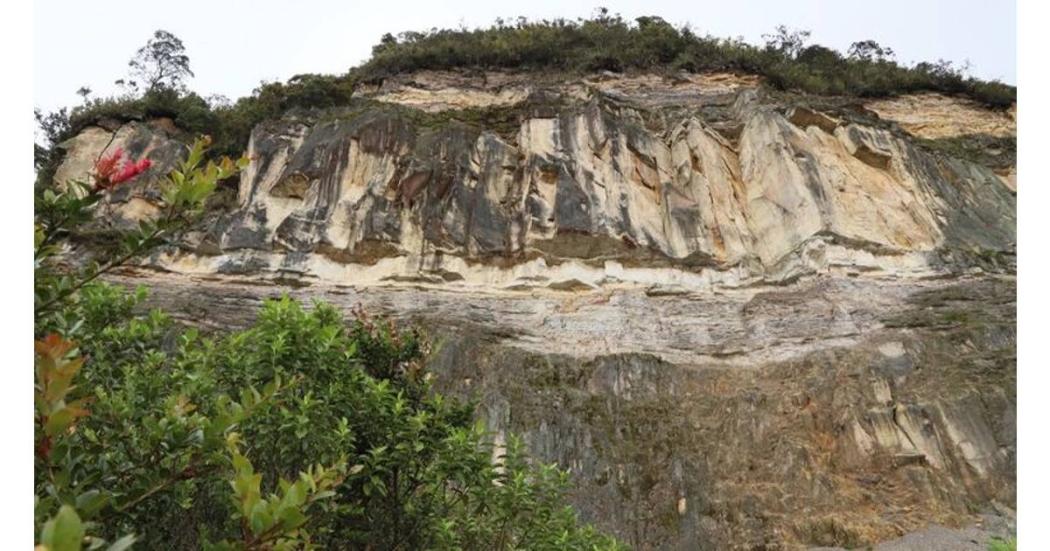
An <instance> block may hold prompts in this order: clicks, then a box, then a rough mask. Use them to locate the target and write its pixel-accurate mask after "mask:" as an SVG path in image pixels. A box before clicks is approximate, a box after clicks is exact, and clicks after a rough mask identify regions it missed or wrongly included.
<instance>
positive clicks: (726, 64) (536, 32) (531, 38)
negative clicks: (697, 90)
mask: <svg viewBox="0 0 1050 551" xmlns="http://www.w3.org/2000/svg"><path fill="white" fill-rule="evenodd" d="M808 37H809V32H808V31H792V30H789V29H787V28H786V27H784V26H780V27H777V29H776V30H775V32H774V33H772V34H770V35H765V37H764V38H765V39H766V43H765V44H764V45H762V46H755V45H752V44H748V43H745V42H743V41H741V40H732V39H718V38H715V37H711V36H701V35H698V34H696V33H695V32H694V31H693V30H692V29H691V28H690V27H689V26H688V25H685V26H681V27H676V26H674V25H672V24H670V23H668V22H667V21H664V20H663V19H661V18H659V17H639V18H637V19H636V20H635V21H634V22H630V21H627V20H625V19H623V18H622V17H621V16H619V15H610V14H609V13H608V11H607V10H605V9H600V10H599V11H598V13H597V14H596V15H595V16H594V17H593V18H590V19H577V20H576V21H570V20H565V19H554V20H541V21H530V20H528V19H526V18H523V17H522V18H518V19H517V20H516V21H515V22H513V23H509V24H508V23H507V22H505V21H504V20H502V19H498V20H497V21H496V23H495V25H493V26H491V27H489V28H487V29H475V30H469V29H432V30H430V31H428V32H404V33H401V34H399V35H398V36H396V37H395V36H392V35H390V34H387V35H385V36H384V37H383V38H382V40H381V42H380V43H379V44H378V45H376V46H375V47H374V48H373V49H372V58H371V59H370V60H369V61H368V62H367V63H365V64H364V65H363V66H361V67H360V68H359V69H358V70H356V76H357V77H358V78H360V79H363V80H372V81H374V80H378V79H382V78H384V77H386V76H389V75H393V74H398V73H405V72H411V71H417V70H421V69H453V68H476V69H497V68H498V69H533V70H542V69H560V70H570V71H584V72H588V71H602V70H608V71H627V70H632V69H635V70H645V71H653V70H673V71H689V72H701V71H710V70H735V71H741V72H746V73H752V74H757V75H761V76H763V77H765V78H766V79H767V81H768V82H769V84H770V85H772V86H774V87H777V88H781V89H794V90H799V91H803V92H807V93H812V94H821V95H852V96H862V97H877V96H890V95H895V94H904V93H909V92H918V91H934V92H942V93H945V94H963V95H966V96H969V97H971V98H973V99H975V100H977V101H980V102H982V103H984V104H986V105H989V106H994V107H1006V106H1009V105H1010V104H1012V103H1013V102H1014V101H1016V88H1015V87H1013V86H1009V85H1007V84H1003V83H1001V82H996V81H991V82H989V81H983V80H979V79H976V78H973V77H967V76H966V75H965V68H957V67H954V66H953V65H952V63H951V62H947V61H939V62H937V63H919V64H917V65H915V66H913V67H907V66H904V65H901V64H899V63H897V62H896V61H895V60H894V53H893V50H892V49H891V48H886V47H883V46H880V45H879V44H878V43H876V42H875V41H872V40H863V41H860V42H855V43H853V45H852V46H851V47H850V48H849V51H848V52H847V53H846V55H843V54H841V53H840V52H837V51H835V50H833V49H830V48H827V47H824V46H821V45H818V44H813V45H809V44H807V43H806V41H807V39H808Z"/></svg>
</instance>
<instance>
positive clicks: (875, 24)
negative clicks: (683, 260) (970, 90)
mask: <svg viewBox="0 0 1050 551" xmlns="http://www.w3.org/2000/svg"><path fill="white" fill-rule="evenodd" d="M598 6H605V7H608V8H609V9H610V11H612V12H618V13H620V14H621V15H623V16H624V17H625V18H627V19H633V18H635V17H638V16H641V15H658V16H660V17H663V18H664V19H666V20H667V21H670V22H672V23H674V24H682V23H690V24H691V25H692V27H693V29H694V30H696V31H697V32H699V33H701V34H712V35H715V36H719V37H743V38H744V40H746V41H748V42H752V43H760V42H761V41H762V39H761V36H762V34H764V33H768V32H770V31H771V30H772V29H773V27H775V26H776V25H779V24H784V25H787V26H789V27H794V28H799V29H809V30H811V31H812V32H813V34H812V37H811V42H816V43H820V44H823V45H825V46H830V47H833V48H835V49H838V50H840V51H845V50H846V48H848V46H849V44H850V43H852V42H854V41H857V40H862V39H867V38H871V39H874V40H876V41H878V42H879V43H880V44H882V45H884V46H890V47H892V48H893V49H894V50H895V51H896V52H897V58H898V60H899V61H903V62H907V63H911V62H916V61H936V60H937V59H940V58H943V59H948V60H952V61H954V62H956V63H962V62H963V61H964V60H969V61H970V62H971V64H972V70H971V71H972V73H973V74H975V75H977V76H979V77H982V78H986V79H1000V80H1002V81H1004V82H1008V83H1011V84H1014V83H1016V78H1017V77H1016V68H1015V59H1016V51H1015V43H1016V36H1015V35H1016V6H1015V4H1014V2H1013V1H1011V0H1006V1H992V0H863V1H859V0H763V1H757V0H756V1H752V0H690V1H664V0H622V1H614V0H605V1H595V2H594V3H593V4H592V3H583V2H580V3H574V4H572V5H570V3H569V2H568V1H566V0H529V1H528V2H496V1H491V0H486V1H482V0H453V1H444V2H442V1H437V0H429V1H411V2H410V1H402V0H379V1H377V0H370V1H368V2H356V1H346V0H342V1H341V0H315V1H312V0H301V1H289V0H284V1H273V0H251V1H249V0H227V1H223V0H211V1H199V0H182V1H179V2H143V1H142V0H92V1H90V2H85V1H78V0H67V1H58V0H37V2H35V14H34V15H35V21H34V30H35V32H34V50H35V51H34V70H35V74H34V102H35V104H36V105H37V106H38V107H41V108H44V109H45V110H51V109H55V108H58V107H61V106H64V105H72V104H76V103H78V102H79V98H78V97H77V96H76V94H75V92H76V90H77V89H78V88H79V87H81V86H85V85H86V86H88V87H90V88H92V89H93V90H94V91H95V96H99V95H106V94H108V93H111V92H112V91H113V89H114V87H113V85H112V82H113V81H114V80H116V79H118V78H121V77H123V76H125V75H126V73H127V61H128V59H129V58H130V57H131V56H132V55H133V54H134V52H135V51H136V50H137V49H138V48H139V47H140V46H142V45H143V44H144V43H145V42H146V40H148V39H149V37H150V36H151V34H152V33H153V31H154V30H156V29H165V30H168V31H171V32H173V33H174V34H175V35H177V36H179V37H180V38H181V39H182V40H183V42H184V44H185V45H186V49H187V53H188V54H189V56H190V62H191V68H192V69H193V71H194V72H195V73H196V78H194V79H191V80H190V81H189V85H190V87H191V88H192V89H194V90H195V91H197V92H198V93H200V94H201V95H204V96H208V95H210V94H222V95H225V96H227V97H229V98H231V99H236V98H237V97H240V96H243V95H246V94H249V93H250V92H251V91H252V89H253V88H255V87H256V86H257V85H258V84H259V82H260V81H262V80H268V81H272V80H282V81H283V80H286V79H287V78H288V77H291V76H292V75H295V74H298V73H343V72H345V71H346V70H347V69H348V68H349V67H351V66H353V65H357V64H359V63H361V62H362V61H364V60H365V59H366V58H367V57H368V55H369V52H370V50H371V47H372V45H373V44H375V43H377V42H378V41H379V37H380V36H382V35H383V33H387V32H390V33H394V34H396V33H398V32H401V31H405V30H425V29H429V28H431V27H438V28H442V27H458V26H460V25H465V26H467V27H471V28H473V27H478V26H488V25H489V24H490V23H492V22H493V20H495V18H496V17H504V18H513V17H516V16H518V15H524V16H527V17H529V18H553V17H564V18H567V19H575V18H576V17H586V16H589V15H591V14H592V13H593V12H594V10H595V8H596V7H598Z"/></svg>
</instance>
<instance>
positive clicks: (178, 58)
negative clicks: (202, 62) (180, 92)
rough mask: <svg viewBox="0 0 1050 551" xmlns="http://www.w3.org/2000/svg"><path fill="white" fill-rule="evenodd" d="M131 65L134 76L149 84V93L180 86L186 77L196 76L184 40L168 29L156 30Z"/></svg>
mask: <svg viewBox="0 0 1050 551" xmlns="http://www.w3.org/2000/svg"><path fill="white" fill-rule="evenodd" d="M128 67H130V68H131V76H132V77H135V78H136V79H137V80H138V82H141V83H142V84H143V85H144V86H145V91H146V92H147V93H148V92H152V91H153V90H156V89H158V88H180V87H181V86H182V81H183V79H184V78H185V77H187V76H190V77H192V76H193V71H191V70H190V58H189V56H187V55H186V48H185V46H183V45H182V40H180V39H179V37H177V36H175V35H173V34H171V33H170V32H168V31H165V30H157V31H155V32H154V33H153V38H151V39H150V40H149V41H148V42H146V45H145V46H143V47H141V48H139V50H138V52H136V53H135V57H133V58H132V59H131V61H129V62H128ZM132 82H135V81H132Z"/></svg>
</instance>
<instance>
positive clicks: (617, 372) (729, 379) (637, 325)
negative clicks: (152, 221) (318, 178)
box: [118, 274, 1016, 549]
mask: <svg viewBox="0 0 1050 551" xmlns="http://www.w3.org/2000/svg"><path fill="white" fill-rule="evenodd" d="M143 278H145V279H143ZM118 281H119V282H122V283H126V284H129V285H134V284H139V283H146V284H148V285H149V286H150V287H151V289H152V290H153V291H152V293H153V294H152V299H151V303H152V304H153V305H156V306H161V307H164V308H166V309H168V310H169V311H172V312H175V313H176V315H177V316H178V317H180V318H182V319H183V320H185V321H187V322H188V323H193V324H198V325H200V324H204V325H205V327H216V328H224V329H225V328H230V327H237V326H242V325H246V324H247V323H249V322H250V321H251V319H252V318H253V316H254V315H255V313H256V311H257V309H258V306H259V303H260V301H261V300H262V299H263V298H265V297H276V296H279V295H280V294H281V293H285V292H287V293H289V294H290V295H291V296H292V297H294V298H297V299H300V300H303V301H308V300H309V299H314V298H320V299H323V300H325V301H328V302H330V303H332V304H334V305H336V306H337V307H340V308H342V309H344V310H345V311H347V312H349V311H350V310H352V309H353V308H354V307H355V306H362V307H363V308H364V309H365V310H367V311H370V312H381V313H383V314H386V315H389V316H392V317H393V318H395V319H396V320H398V321H400V322H403V323H412V324H417V325H421V326H422V327H424V328H427V329H428V331H429V332H430V334H431V337H432V338H433V339H434V341H435V343H436V346H435V352H434V353H433V356H432V358H431V360H430V362H429V369H430V370H431V371H432V372H433V373H434V374H435V375H436V376H437V380H438V382H439V386H440V387H441V388H443V389H445V390H446V391H448V392H452V393H455V394H459V395H462V396H464V397H473V398H474V399H477V400H478V401H479V404H480V406H479V413H480V414H481V415H482V416H483V417H484V418H485V419H486V420H487V422H488V424H489V428H490V429H492V430H493V431H494V432H495V433H496V434H498V435H499V434H502V435H506V434H507V433H509V432H514V433H517V434H520V435H522V436H523V437H524V440H525V442H526V444H527V445H528V447H529V449H530V451H531V452H532V454H533V455H534V456H535V457H537V458H539V459H540V460H542V461H547V462H557V463H558V464H560V465H561V466H563V467H565V468H567V469H569V470H570V471H572V474H573V476H574V481H575V488H574V490H573V494H572V498H573V501H574V504H575V505H576V506H577V507H578V509H579V510H580V511H581V514H582V515H583V517H584V518H585V519H587V520H588V521H592V522H595V523H597V524H598V525H599V526H601V527H603V528H604V529H606V530H609V531H611V532H613V533H615V534H617V535H618V536H619V537H621V538H623V539H624V540H625V541H626V542H628V543H629V544H631V545H632V546H634V547H636V548H638V549H756V548H767V549H794V548H799V547H804V546H809V545H812V546H846V547H855V546H858V545H863V544H868V543H873V542H877V541H881V540H890V539H894V538H898V537H900V536H902V535H904V534H906V533H909V532H912V531H916V530H920V529H923V528H924V527H926V526H927V525H928V524H931V523H936V524H941V525H947V526H955V525H964V524H969V523H971V522H973V521H974V517H972V516H971V514H972V513H973V512H975V511H984V510H994V509H992V508H993V507H1005V508H1007V509H1008V508H1010V507H1012V505H1013V502H1014V499H1015V491H1016V486H1015V483H1014V479H1015V453H1016V434H1015V430H1016V429H1015V421H1014V420H1015V415H1016V412H1015V408H1016V406H1015V404H1016V393H1015V371H1014V364H1015V344H1014V343H1015V317H1014V308H1015V304H1014V298H1013V297H1014V294H1015V286H1014V283H1013V280H1012V278H988V277H982V278H962V279H959V280H926V281H893V280H874V279H857V278H844V277H829V276H824V277H817V278H813V279H807V280H804V281H799V282H796V283H795V284H792V285H790V286H787V287H779V286H776V287H760V288H753V289H747V290H738V291H732V292H725V293H720V294H713V293H711V292H695V293H684V294H668V295H662V296H650V295H651V293H649V294H647V293H646V292H644V291H643V290H640V289H629V288H625V289H618V290H614V291H590V292H585V293H567V292H552V291H546V290H537V291H531V292H529V293H522V292H489V293H478V292H461V291H452V290H440V289H419V288H412V287H408V286H404V285H389V286H372V287H367V288H356V289H355V288H353V287H337V286H329V285H315V286H311V287H304V288H297V289H289V288H286V287H281V286H278V285H272V286H267V285H263V286H260V285H259V283H258V281H257V280H256V279H254V278H250V277H210V278H187V277H186V276H178V275H174V274H167V275H149V274H138V275H137V276H136V277H126V278H121V279H118ZM912 539H914V538H912ZM909 541H910V540H909ZM898 548H899V547H898ZM904 548H907V547H904Z"/></svg>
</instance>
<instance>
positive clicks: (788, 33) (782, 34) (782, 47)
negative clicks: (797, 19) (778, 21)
mask: <svg viewBox="0 0 1050 551" xmlns="http://www.w3.org/2000/svg"><path fill="white" fill-rule="evenodd" d="M774 30H775V31H776V32H774V33H773V34H764V35H762V38H763V39H764V40H765V41H766V49H767V50H770V51H774V52H778V53H780V54H781V55H783V56H784V57H787V58H790V59H795V58H796V57H798V54H799V53H800V52H802V48H804V47H805V45H806V41H807V40H809V35H810V32H809V31H800V30H796V29H789V28H787V27H786V26H785V25H777V28H776V29H774Z"/></svg>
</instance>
